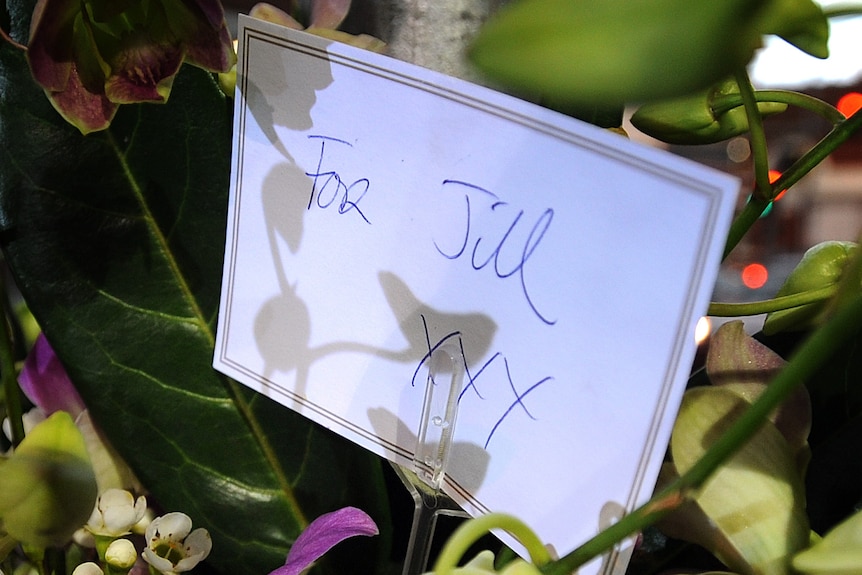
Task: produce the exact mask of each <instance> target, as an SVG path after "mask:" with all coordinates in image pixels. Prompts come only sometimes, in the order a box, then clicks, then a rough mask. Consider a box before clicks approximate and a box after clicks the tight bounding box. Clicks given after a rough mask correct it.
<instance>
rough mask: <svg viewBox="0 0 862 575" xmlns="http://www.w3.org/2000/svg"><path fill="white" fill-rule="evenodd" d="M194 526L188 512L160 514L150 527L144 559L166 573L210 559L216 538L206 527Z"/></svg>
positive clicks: (183, 569)
mask: <svg viewBox="0 0 862 575" xmlns="http://www.w3.org/2000/svg"><path fill="white" fill-rule="evenodd" d="M191 529H192V520H191V519H189V516H188V515H186V514H185V513H176V512H174V513H167V514H165V515H162V516H161V517H156V518H155V519H153V522H152V523H150V525H149V526H148V527H147V532H146V535H145V536H146V540H147V546H146V547H145V548H144V560H146V562H147V563H149V564H150V565H152V566H153V568H155V569H157V570H158V571H161V572H162V573H164V574H165V575H168V574H171V573H181V572H183V571H189V570H190V569H192V568H194V566H195V565H197V564H198V563H200V562H201V561H203V560H204V559H206V557H207V555H209V554H210V550H211V549H212V546H213V544H212V539H210V534H209V532H208V531H207V530H206V529H203V528H200V527H199V528H198V529H195V530H194V531H192V530H191Z"/></svg>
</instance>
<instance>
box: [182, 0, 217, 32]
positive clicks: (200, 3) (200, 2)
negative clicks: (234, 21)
mask: <svg viewBox="0 0 862 575" xmlns="http://www.w3.org/2000/svg"><path fill="white" fill-rule="evenodd" d="M183 3H184V4H187V5H192V6H197V8H198V10H200V11H201V12H203V14H204V17H205V18H206V19H207V22H209V24H210V26H212V28H213V29H214V30H218V29H219V28H221V27H222V26H223V25H224V8H223V7H222V4H221V2H220V1H219V0H183Z"/></svg>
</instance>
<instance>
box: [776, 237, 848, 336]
mask: <svg viewBox="0 0 862 575" xmlns="http://www.w3.org/2000/svg"><path fill="white" fill-rule="evenodd" d="M857 247H858V246H857V244H856V243H854V242H839V241H829V242H823V243H820V244H817V245H816V246H814V247H812V248H811V249H809V250H808V251H807V252H805V255H803V256H802V260H801V261H800V262H799V264H798V265H797V266H796V268H795V269H794V270H793V271H792V272H790V275H789V276H788V277H787V280H786V281H785V282H784V285H782V286H781V289H779V290H778V293H777V294H776V296H778V297H781V296H787V295H793V294H798V293H802V292H806V291H811V290H816V289H821V288H825V287H829V286H832V285H836V284H837V283H838V281H839V280H840V279H841V273H842V272H843V271H844V265H845V264H846V263H847V261H848V259H849V258H850V256H851V255H852V254H853V252H854V251H855V250H856V249H857ZM825 309H826V301H821V302H817V303H810V304H807V305H803V306H799V307H795V308H792V309H786V310H781V311H776V312H773V313H771V314H769V315H768V316H767V317H766V321H765V322H764V324H763V333H765V334H767V335H771V334H774V333H778V332H780V331H787V330H792V331H797V330H804V329H808V328H810V327H812V326H814V325H816V324H817V323H818V322H820V321H821V320H822V319H823V314H824V313H825Z"/></svg>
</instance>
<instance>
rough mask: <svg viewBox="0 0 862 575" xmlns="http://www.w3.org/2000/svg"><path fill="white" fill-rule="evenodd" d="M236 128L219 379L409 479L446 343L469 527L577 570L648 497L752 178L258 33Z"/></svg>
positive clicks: (315, 40)
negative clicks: (493, 522) (603, 531)
mask: <svg viewBox="0 0 862 575" xmlns="http://www.w3.org/2000/svg"><path fill="white" fill-rule="evenodd" d="M235 113H236V116H235V127H234V147H233V165H232V180H231V194H230V206H229V222H228V234H227V237H228V241H227V250H226V255H225V268H224V284H223V290H222V292H223V293H222V302H221V313H220V317H219V329H218V341H217V342H216V354H215V359H214V365H215V367H216V368H217V369H219V370H220V371H222V372H224V373H225V374H227V375H229V376H231V377H234V378H236V379H237V380H238V381H240V382H242V383H244V384H245V385H248V386H250V387H252V388H254V389H256V390H257V391H259V392H261V393H263V394H265V395H267V396H269V397H272V398H273V399H275V400H276V401H279V402H281V403H282V404H284V405H286V406H288V407H290V408H291V409H294V410H297V411H299V412H300V413H302V414H303V415H305V416H306V417H309V418H310V419H312V420H314V421H316V422H317V423H319V424H321V425H323V426H325V427H327V428H329V429H331V430H333V431H335V432H336V433H339V434H341V435H343V436H344V437H346V438H348V439H350V440H352V441H354V442H356V443H358V444H359V445H361V446H363V447H365V448H367V449H369V450H371V451H373V452H374V453H377V454H378V455H380V456H382V457H385V458H388V459H390V460H392V461H395V462H397V463H400V464H403V465H406V466H411V465H412V460H413V457H414V453H415V451H416V446H417V434H418V433H419V427H420V419H421V416H422V406H423V398H424V394H425V382H426V378H427V370H428V367H429V365H431V363H432V362H430V361H428V354H429V350H432V349H437V348H438V346H440V345H443V347H446V348H447V349H448V350H450V351H452V350H454V352H453V353H454V355H453V357H455V361H456V363H459V362H460V364H461V365H460V367H462V368H463V371H464V372H465V373H466V376H465V379H464V387H463V389H462V391H461V392H460V396H459V398H460V400H459V402H458V413H457V425H456V426H455V427H454V436H453V445H452V449H451V457H450V459H449V461H448V466H447V468H446V471H447V475H446V480H445V483H444V487H443V488H444V489H445V491H446V492H447V493H448V494H449V495H451V496H452V497H453V498H454V499H455V500H456V501H457V502H458V503H459V504H461V505H462V506H463V507H464V508H465V509H466V510H467V511H469V512H470V513H472V514H479V513H485V512H488V511H504V512H508V513H512V514H514V515H516V516H518V517H519V518H521V519H522V520H524V521H525V522H526V523H527V524H529V525H530V526H532V527H533V528H534V529H535V530H536V531H537V533H538V534H539V535H540V537H541V538H542V539H543V540H544V541H546V542H547V543H550V544H552V545H553V546H554V547H555V548H556V550H557V551H558V552H559V553H560V554H564V553H566V552H568V551H570V550H571V549H573V548H574V547H576V546H577V545H578V544H580V543H583V542H584V541H586V540H587V539H589V538H590V537H591V536H593V535H595V534H596V533H597V532H598V531H599V530H600V528H601V526H602V525H601V524H602V521H603V520H602V519H600V517H607V514H608V511H609V510H617V511H620V510H631V509H632V508H634V507H635V506H637V505H638V504H639V503H642V502H644V501H645V500H646V499H647V498H648V497H649V495H650V494H651V492H652V489H653V486H654V482H655V479H656V477H657V474H658V470H659V467H660V464H661V460H662V457H663V454H664V452H665V448H666V446H667V441H668V438H669V435H670V430H671V427H672V424H673V420H674V416H675V413H676V409H677V407H678V404H679V401H680V398H681V395H682V392H683V388H684V385H685V382H686V379H687V375H688V370H689V368H690V365H691V361H692V358H693V355H694V352H695V343H694V335H693V334H694V326H695V324H696V322H697V320H698V318H699V317H700V316H701V314H703V313H705V311H706V307H707V305H708V301H709V297H710V295H711V291H712V287H713V283H714V281H715V278H716V275H717V269H718V265H719V262H720V256H721V251H722V248H723V245H724V240H725V236H726V232H727V229H728V225H729V222H730V218H731V215H732V211H733V208H734V203H735V199H736V194H737V191H738V182H737V180H736V179H734V178H731V177H729V176H727V175H725V174H721V173H718V172H716V171H713V170H710V169H707V168H705V167H703V166H699V165H696V164H694V163H691V162H688V161H685V160H683V159H680V158H678V157H676V156H673V155H671V154H669V153H665V152H662V151H659V150H655V149H650V148H647V147H644V146H640V145H638V144H635V143H632V142H630V141H628V140H627V139H626V138H624V137H622V136H619V135H617V134H614V133H611V132H608V131H605V130H601V129H599V128H596V127H594V126H590V125H587V124H584V123H582V122H578V121H576V120H573V119H571V118H569V117H566V116H563V115H560V114H557V113H554V112H551V111H548V110H545V109H543V108H540V107H538V106H534V105H532V104H528V103H525V102H523V101H520V100H517V99H515V98H512V97H509V96H506V95H503V94H499V93H497V92H494V91H492V90H489V89H486V88H483V87H479V86H475V85H472V84H469V83H467V82H463V81H460V80H457V79H453V78H449V77H446V76H444V75H441V74H438V73H435V72H432V71H429V70H426V69H422V68H419V67H416V66H412V65H409V64H406V63H403V62H400V61H396V60H393V59H391V58H388V57H385V56H381V55H378V54H373V53H369V52H366V51H363V50H359V49H356V48H352V47H350V46H345V45H342V44H338V43H333V42H330V41H327V40H324V39H322V38H319V37H315V36H311V35H308V34H304V33H301V32H296V31H293V30H288V29H285V28H281V27H278V26H274V25H271V24H269V23H266V22H261V21H257V20H253V19H250V18H245V17H241V18H240V28H239V64H238V71H237V99H236V112H235ZM462 351H463V359H461V355H460V353H461V352H462ZM435 361H436V360H435ZM438 368H439V366H438V367H435V368H434V369H435V370H436V369H438ZM443 372H445V369H444V370H442V371H441V372H439V373H443ZM603 513H604V515H602V514H603ZM612 515H613V514H612ZM611 563H612V562H611ZM608 565H609V564H608ZM608 565H605V567H603V569H609V568H610V567H609V566H608Z"/></svg>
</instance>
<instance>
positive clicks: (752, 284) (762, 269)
mask: <svg viewBox="0 0 862 575" xmlns="http://www.w3.org/2000/svg"><path fill="white" fill-rule="evenodd" d="M768 279H769V271H768V270H767V269H766V266H764V265H763V264H758V263H753V264H748V265H747V266H745V267H744V268H742V283H743V284H744V285H745V287H747V288H749V289H759V288H762V287H763V286H764V285H766V281H767V280H768Z"/></svg>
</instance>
